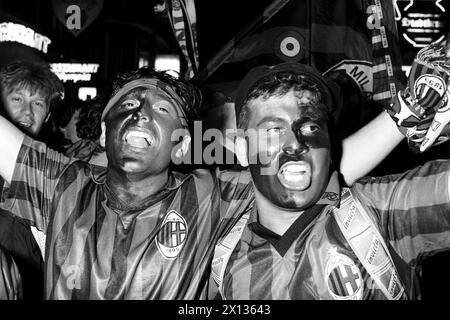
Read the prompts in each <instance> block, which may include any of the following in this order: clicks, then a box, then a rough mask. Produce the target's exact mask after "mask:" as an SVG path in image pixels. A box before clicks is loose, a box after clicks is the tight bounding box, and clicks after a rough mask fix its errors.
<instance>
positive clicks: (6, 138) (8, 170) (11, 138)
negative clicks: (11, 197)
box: [0, 116, 25, 183]
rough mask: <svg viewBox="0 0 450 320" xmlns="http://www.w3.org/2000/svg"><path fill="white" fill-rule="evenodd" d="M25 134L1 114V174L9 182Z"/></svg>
mask: <svg viewBox="0 0 450 320" xmlns="http://www.w3.org/2000/svg"><path fill="white" fill-rule="evenodd" d="M24 136H25V134H24V133H22V131H20V130H19V129H17V128H16V127H15V126H14V125H13V124H11V123H10V122H9V121H8V120H6V119H5V118H4V117H2V116H0V140H1V146H2V147H1V149H2V152H1V155H0V175H1V176H2V177H3V179H5V180H6V181H7V182H8V183H10V182H11V179H12V176H13V172H14V167H15V164H16V159H17V155H18V154H19V150H20V146H21V145H22V141H23V138H24Z"/></svg>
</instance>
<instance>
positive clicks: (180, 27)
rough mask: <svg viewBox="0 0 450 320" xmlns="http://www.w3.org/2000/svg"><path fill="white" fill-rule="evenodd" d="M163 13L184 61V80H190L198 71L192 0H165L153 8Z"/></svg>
mask: <svg viewBox="0 0 450 320" xmlns="http://www.w3.org/2000/svg"><path fill="white" fill-rule="evenodd" d="M162 11H164V12H165V13H166V14H167V16H168V18H169V22H170V26H171V27H172V30H173V32H174V35H175V38H176V40H177V42H178V45H179V47H180V50H181V52H182V53H183V56H184V58H185V60H186V64H187V70H186V72H185V74H184V78H185V79H190V78H192V77H193V76H194V75H195V74H196V73H197V71H198V65H199V55H198V45H197V15H196V12H195V3H194V0H165V2H164V3H163V4H162V5H158V6H155V12H158V13H159V12H162Z"/></svg>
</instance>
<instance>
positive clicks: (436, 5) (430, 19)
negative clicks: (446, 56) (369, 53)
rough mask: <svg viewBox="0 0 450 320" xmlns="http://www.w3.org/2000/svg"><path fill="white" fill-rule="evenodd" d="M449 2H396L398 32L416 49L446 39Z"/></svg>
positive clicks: (428, 0) (402, 0) (425, 0)
mask: <svg viewBox="0 0 450 320" xmlns="http://www.w3.org/2000/svg"><path fill="white" fill-rule="evenodd" d="M447 2H448V1H442V0H394V8H395V20H397V26H398V29H399V30H398V31H399V34H400V36H401V37H403V38H404V39H405V40H406V41H407V42H408V43H410V44H411V45H412V46H413V47H415V48H421V47H425V46H427V45H428V44H430V43H431V42H434V41H440V40H442V39H444V37H445V34H444V33H445V30H446V24H447V19H448V18H447V17H448V12H446V11H447V8H446V7H448V3H447Z"/></svg>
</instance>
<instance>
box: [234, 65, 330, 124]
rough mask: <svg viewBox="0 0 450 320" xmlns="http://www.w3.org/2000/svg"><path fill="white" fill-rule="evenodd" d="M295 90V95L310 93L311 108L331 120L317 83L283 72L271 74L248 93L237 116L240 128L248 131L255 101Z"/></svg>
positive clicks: (302, 76) (300, 75)
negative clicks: (250, 103) (251, 104)
mask: <svg viewBox="0 0 450 320" xmlns="http://www.w3.org/2000/svg"><path fill="white" fill-rule="evenodd" d="M291 90H293V91H294V94H295V93H300V92H301V91H306V90H307V91H310V92H311V93H312V99H311V101H310V102H309V105H310V106H311V107H314V108H317V109H318V111H320V112H321V114H322V115H324V116H325V117H326V121H327V122H328V119H329V112H330V111H329V110H328V108H327V106H326V105H325V104H324V103H323V101H322V93H321V90H320V88H319V85H318V84H317V83H314V82H311V81H309V80H308V77H307V76H305V75H303V74H297V73H291V72H287V71H282V72H279V73H275V74H269V75H267V76H265V77H263V78H261V79H260V80H259V81H257V82H256V83H255V84H254V85H253V86H252V87H251V88H250V89H249V91H248V94H247V95H246V97H245V99H244V102H243V104H242V109H241V111H240V113H239V115H236V116H237V120H238V123H237V125H238V128H240V129H244V130H245V129H247V127H248V123H249V120H250V109H249V102H250V101H251V100H254V99H258V98H262V99H264V100H265V99H269V98H270V97H273V96H277V97H281V96H283V95H285V94H286V93H288V92H289V91H291Z"/></svg>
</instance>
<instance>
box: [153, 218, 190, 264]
mask: <svg viewBox="0 0 450 320" xmlns="http://www.w3.org/2000/svg"><path fill="white" fill-rule="evenodd" d="M187 236H188V226H187V223H186V220H185V219H184V218H183V217H182V216H181V215H180V214H179V213H178V212H176V211H175V210H171V211H169V212H168V213H167V214H166V217H165V218H164V221H163V223H162V225H161V229H160V231H159V233H158V236H157V237H156V245H157V246H158V250H159V252H160V253H161V254H162V255H163V256H164V257H165V258H167V259H174V258H176V257H177V256H178V254H179V253H180V251H181V249H182V248H183V245H184V243H185V242H186V238H187Z"/></svg>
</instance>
